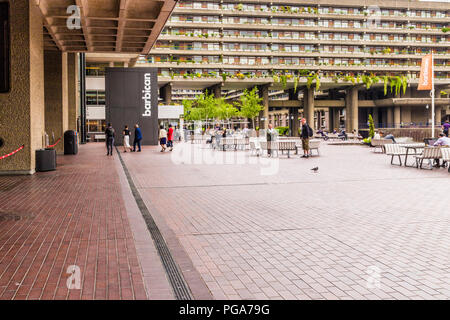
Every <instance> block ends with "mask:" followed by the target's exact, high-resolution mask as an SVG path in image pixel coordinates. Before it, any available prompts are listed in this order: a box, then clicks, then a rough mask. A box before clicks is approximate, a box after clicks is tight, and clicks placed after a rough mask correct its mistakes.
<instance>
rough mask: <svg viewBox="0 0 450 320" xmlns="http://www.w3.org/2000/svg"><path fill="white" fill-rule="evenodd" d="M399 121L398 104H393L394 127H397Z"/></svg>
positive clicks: (399, 111) (399, 110)
mask: <svg viewBox="0 0 450 320" xmlns="http://www.w3.org/2000/svg"><path fill="white" fill-rule="evenodd" d="M400 122H401V109H400V106H394V128H399V127H400Z"/></svg>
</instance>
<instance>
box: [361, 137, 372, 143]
mask: <svg viewBox="0 0 450 320" xmlns="http://www.w3.org/2000/svg"><path fill="white" fill-rule="evenodd" d="M371 141H372V138H365V139H363V143H365V144H370V142H371Z"/></svg>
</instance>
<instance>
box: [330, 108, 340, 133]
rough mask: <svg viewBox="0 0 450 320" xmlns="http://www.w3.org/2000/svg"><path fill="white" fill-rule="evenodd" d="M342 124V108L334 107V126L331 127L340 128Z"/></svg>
mask: <svg viewBox="0 0 450 320" xmlns="http://www.w3.org/2000/svg"><path fill="white" fill-rule="evenodd" d="M340 125H341V119H340V109H338V108H333V128H331V130H334V129H339V126H340Z"/></svg>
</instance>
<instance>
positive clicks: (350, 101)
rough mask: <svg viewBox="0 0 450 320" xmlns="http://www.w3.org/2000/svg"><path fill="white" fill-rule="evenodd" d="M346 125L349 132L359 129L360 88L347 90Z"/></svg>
mask: <svg viewBox="0 0 450 320" xmlns="http://www.w3.org/2000/svg"><path fill="white" fill-rule="evenodd" d="M345 108H346V111H345V115H346V119H345V126H346V129H347V132H351V131H353V130H354V129H356V131H358V129H359V128H358V88H357V87H352V88H350V89H348V90H347V94H346V95H345Z"/></svg>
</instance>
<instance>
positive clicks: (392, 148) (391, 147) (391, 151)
mask: <svg viewBox="0 0 450 320" xmlns="http://www.w3.org/2000/svg"><path fill="white" fill-rule="evenodd" d="M384 147H385V150H386V155H388V156H391V164H394V157H398V161H399V164H398V165H399V166H401V165H402V158H401V156H406V148H405V147H402V146H401V145H399V144H395V143H391V144H386V145H385V146H384Z"/></svg>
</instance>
